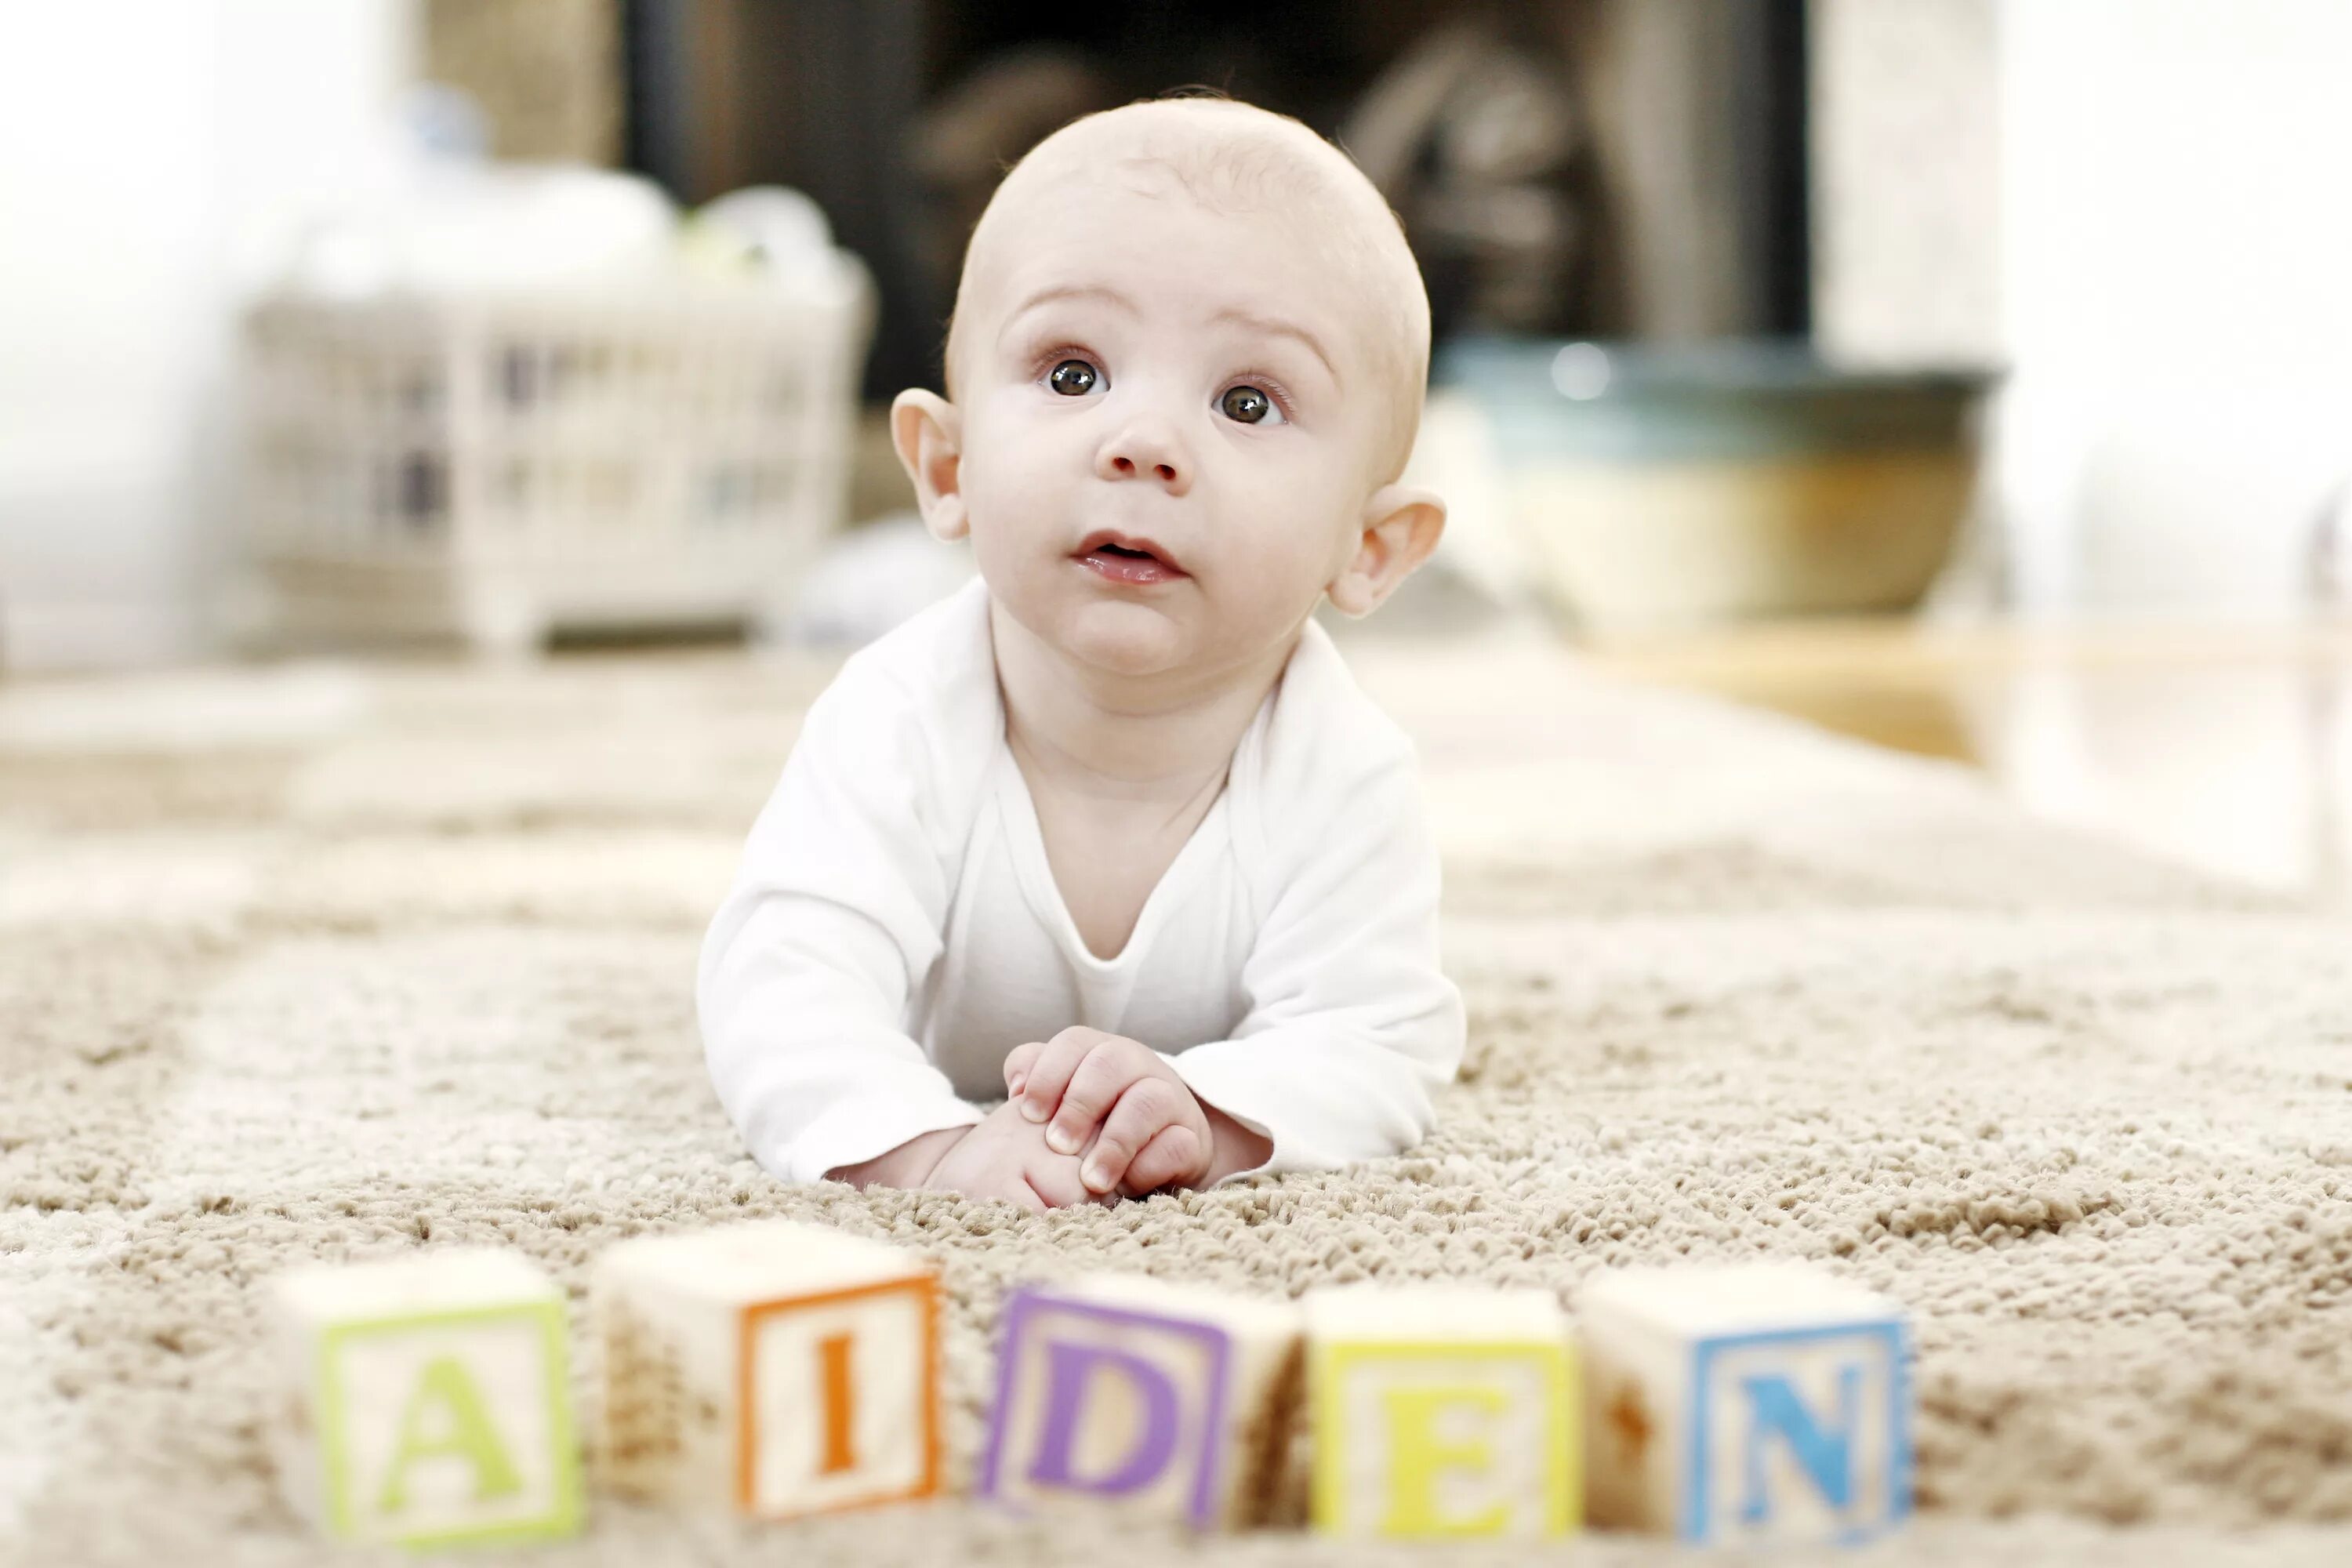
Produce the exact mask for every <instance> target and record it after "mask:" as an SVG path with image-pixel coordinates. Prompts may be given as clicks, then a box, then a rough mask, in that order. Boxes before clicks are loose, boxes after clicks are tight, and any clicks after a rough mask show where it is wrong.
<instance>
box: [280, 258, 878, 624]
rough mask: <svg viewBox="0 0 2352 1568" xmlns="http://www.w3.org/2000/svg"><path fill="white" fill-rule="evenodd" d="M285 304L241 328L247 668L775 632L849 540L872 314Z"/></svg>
mask: <svg viewBox="0 0 2352 1568" xmlns="http://www.w3.org/2000/svg"><path fill="white" fill-rule="evenodd" d="M845 268H846V271H845V274H844V276H845V277H846V278H848V279H850V284H849V286H845V287H843V288H839V289H832V290H830V291H828V292H826V293H823V294H819V293H815V292H814V291H812V292H808V293H801V292H796V291H793V290H790V289H784V288H782V287H780V286H778V285H775V284H773V283H764V284H753V283H750V282H743V281H738V280H733V279H705V278H697V277H694V276H691V275H688V274H685V273H681V274H680V275H679V276H678V277H677V278H675V279H670V280H668V281H667V282H665V283H664V284H662V285H661V287H660V289H659V291H658V292H648V291H646V290H642V289H640V290H634V291H631V292H627V293H619V292H604V293H598V294H582V293H563V294H551V295H549V296H547V297H545V298H541V299H532V298H490V299H473V300H467V299H451V298H446V297H436V296H430V295H406V296H393V297H386V298H383V299H378V300H370V301H368V302H365V303H356V304H346V303H337V302H332V301H327V300H317V299H312V298H303V297H296V296H290V295H288V296H279V297H277V298H273V299H270V300H264V301H262V302H261V303H259V304H257V305H256V306H255V307H253V308H252V309H251V310H248V311H247V314H246V317H245V321H244V331H243V342H244V350H245V353H244V363H243V371H244V375H243V381H244V391H245V400H246V401H245V412H246V427H247V442H246V456H247V462H246V468H245V482H244V484H243V486H242V487H241V497H240V507H239V511H240V514H241V517H242V520H243V523H244V527H245V531H246V538H245V543H246V546H247V550H246V556H247V560H248V561H249V562H250V563H251V564H252V565H253V566H254V567H255V568H257V570H256V572H255V573H254V574H252V576H251V577H250V578H249V579H248V584H249V585H250V586H251V587H252V588H254V589H256V590H257V592H256V593H253V594H250V595H247V602H246V604H245V605H244V607H243V611H242V613H241V614H240V615H239V616H237V618H238V620H239V621H241V622H242V623H243V625H242V627H241V630H242V631H243V632H244V633H245V634H246V635H247V638H248V640H258V641H262V642H265V643H268V644H272V645H277V646H285V645H289V644H292V645H299V646H318V645H320V644H350V643H353V642H382V641H386V640H400V641H406V640H415V639H436V638H446V637H452V636H454V637H461V638H463V639H465V640H466V641H467V642H469V643H471V644H472V645H473V646H474V647H477V648H478V649H481V650H484V651H488V652H495V653H520V652H527V651H530V650H533V649H536V648H537V647H540V646H541V644H542V643H543V641H544V639H545V637H546V636H547V635H548V634H549V633H550V632H551V631H553V630H556V629H559V628H574V627H615V626H647V625H677V624H686V623H699V622H716V621H732V620H745V621H749V622H751V623H754V624H757V623H760V622H761V621H764V620H766V619H767V618H768V617H769V616H771V614H772V611H773V608H774V607H775V606H776V605H779V604H780V603H781V602H782V600H783V599H784V598H785V596H786V595H788V593H789V591H790V589H791V586H792V581H793V576H794V575H795V574H796V572H797V570H798V568H799V567H800V566H801V565H802V564H803V563H804V562H805V561H806V560H807V559H808V558H809V557H810V556H811V555H812V554H813V553H814V552H815V551H816V550H817V549H818V548H819V547H820V546H821V545H822V544H823V542H824V538H825V536H826V535H827V534H828V533H830V532H831V531H834V530H835V528H837V527H838V526H839V525H840V523H841V521H842V516H843V511H844V508H845V500H846V489H847V483H848V476H849V460H850V450H851V444H852V436H853V429H852V426H853V422H854V420H855V418H856V404H857V386H858V380H859V376H860V374H861V371H862V368H863V365H864V362H865V354H866V344H867V342H868V339H869V337H870V334H871V331H872V326H873V289H872V287H871V284H870V283H869V282H868V281H867V280H866V277H865V275H864V272H863V270H862V269H860V268H856V267H855V265H854V263H845Z"/></svg>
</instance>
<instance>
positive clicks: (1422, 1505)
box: [1305, 1286, 1580, 1540]
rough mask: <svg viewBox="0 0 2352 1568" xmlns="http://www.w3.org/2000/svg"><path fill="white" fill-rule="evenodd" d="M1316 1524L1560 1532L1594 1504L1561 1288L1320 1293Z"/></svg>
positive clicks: (1316, 1314)
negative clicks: (1558, 1295)
mask: <svg viewBox="0 0 2352 1568" xmlns="http://www.w3.org/2000/svg"><path fill="white" fill-rule="evenodd" d="M1305 1308H1306V1313H1307V1392H1308V1397H1309V1398H1310V1400H1311V1401H1312V1402H1313V1406H1314V1423H1315V1485H1314V1520H1315V1526H1316V1528H1317V1529H1318V1530H1320V1531H1325V1532H1326V1533H1328V1534H1333V1535H1341V1536H1358V1537H1361V1536H1388V1537H1395V1538H1400V1539H1411V1540H1434V1539H1454V1538H1463V1537H1478V1536H1497V1537H1512V1538H1518V1539H1530V1538H1539V1537H1544V1536H1556V1535H1562V1534H1565V1533H1567V1532H1568V1531H1570V1530H1573V1529H1574V1528H1575V1527H1576V1521H1577V1515H1578V1513H1579V1511H1580V1510H1579V1508H1578V1502H1579V1499H1580V1492H1579V1489H1578V1482H1577V1454H1576V1438H1577V1429H1578V1426H1579V1425H1580V1423H1579V1419H1578V1413H1579V1410H1580V1405H1579V1404H1578V1399H1577V1389H1576V1363H1575V1358H1574V1356H1573V1355H1572V1353H1571V1352H1570V1348H1569V1338H1568V1323H1567V1320H1566V1319H1565V1318H1564V1317H1563V1316H1562V1315H1561V1313H1560V1310H1559V1303H1558V1302H1556V1301H1555V1300H1553V1299H1552V1297H1551V1294H1550V1292H1549V1291H1543V1290H1475V1289H1457V1288H1452V1287H1435V1286H1433V1287H1427V1288H1415V1289H1382V1288H1380V1287H1375V1286H1346V1287H1339V1288H1335V1289H1324V1290H1314V1291H1309V1292H1308V1293H1307V1298H1306V1300H1305Z"/></svg>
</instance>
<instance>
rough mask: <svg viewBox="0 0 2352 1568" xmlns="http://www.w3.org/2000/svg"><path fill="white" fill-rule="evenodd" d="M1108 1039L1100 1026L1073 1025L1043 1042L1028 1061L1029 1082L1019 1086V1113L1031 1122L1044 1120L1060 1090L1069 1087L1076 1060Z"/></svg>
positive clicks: (1079, 1059)
mask: <svg viewBox="0 0 2352 1568" xmlns="http://www.w3.org/2000/svg"><path fill="white" fill-rule="evenodd" d="M1108 1038H1110V1037H1109V1036H1108V1035H1106V1034H1104V1033H1103V1032H1102V1031H1101V1030H1100V1029H1089V1028H1087V1027H1085V1026H1080V1025H1076V1024H1074V1025H1072V1026H1070V1027H1068V1028H1066V1029H1065V1030H1063V1031H1062V1032H1061V1033H1060V1034H1058V1035H1055V1037H1053V1038H1052V1039H1050V1040H1048V1041H1046V1042H1045V1046H1044V1047H1042V1048H1041V1049H1040V1050H1039V1051H1038V1052H1037V1057H1036V1059H1035V1060H1034V1061H1032V1062H1031V1063H1030V1064H1029V1077H1028V1081H1027V1082H1025V1083H1024V1084H1023V1085H1022V1088H1021V1114H1022V1115H1024V1116H1025V1117H1027V1118H1028V1119H1029V1120H1030V1121H1045V1119H1046V1118H1047V1117H1049V1116H1051V1115H1053V1114H1054V1109H1055V1107H1056V1106H1058V1105H1060V1104H1061V1103H1062V1090H1063V1089H1066V1087H1068V1085H1069V1081H1070V1075H1071V1074H1072V1073H1074V1072H1076V1071H1077V1070H1078V1063H1079V1062H1081V1061H1083V1060H1084V1059H1085V1058H1086V1054H1087V1052H1088V1051H1090V1050H1092V1049H1093V1048H1094V1046H1095V1042H1096V1041H1097V1040H1107V1039H1108Z"/></svg>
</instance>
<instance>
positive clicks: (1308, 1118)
mask: <svg viewBox="0 0 2352 1568" xmlns="http://www.w3.org/2000/svg"><path fill="white" fill-rule="evenodd" d="M1286 809H1287V810H1288V811H1290V812H1291V813H1292V814H1293V816H1292V817H1291V819H1289V820H1287V821H1283V822H1277V823H1273V824H1269V825H1268V826H1267V831H1266V833H1265V847H1266V848H1267V849H1268V850H1269V851H1270V852H1272V853H1274V854H1276V855H1278V856H1279V857H1280V858H1279V859H1278V860H1276V861H1275V862H1274V863H1272V864H1271V865H1270V866H1269V871H1270V873H1271V874H1272V876H1273V878H1274V889H1275V890H1274V897H1273V902H1272V906H1271V908H1270V910H1268V913H1267V915H1266V918H1265V923H1264V924H1263V925H1262V926H1261V928H1260V930H1259V932H1258V939H1257V942H1256V945H1255V947H1254V948H1253V950H1252V951H1251V953H1250V957H1249V960H1248V962H1247V963H1245V964H1244V968H1243V972H1242V981H1243V986H1244V990H1245V991H1246V993H1247V994H1248V995H1249V997H1250V1002H1251V1005H1250V1010H1249V1012H1248V1013H1247V1014H1246V1015H1245V1016H1244V1018H1243V1019H1242V1021H1241V1023H1240V1024H1239V1025H1238V1026H1236V1027H1235V1029H1234V1035H1233V1037H1231V1038H1230V1039H1224V1040H1217V1041H1213V1042H1210V1043H1209V1044H1206V1045H1200V1046H1194V1047H1192V1048H1191V1049H1189V1050H1183V1051H1176V1052H1171V1053H1166V1054H1161V1055H1160V1060H1161V1061H1162V1062H1164V1063H1165V1064H1166V1066H1167V1068H1168V1069H1169V1070H1170V1072H1171V1074H1172V1075H1173V1076H1175V1077H1176V1078H1178V1079H1181V1081H1182V1083H1183V1085H1184V1086H1185V1088H1186V1089H1189V1090H1190V1092H1191V1095H1192V1099H1193V1100H1196V1101H1197V1102H1198V1103H1199V1104H1200V1106H1201V1107H1202V1110H1204V1112H1209V1113H1210V1114H1212V1115H1213V1116H1216V1117H1221V1118H1223V1122H1224V1123H1230V1124H1231V1125H1232V1126H1233V1127H1234V1128H1235V1129H1237V1130H1238V1131H1241V1132H1246V1133H1249V1134H1251V1135H1253V1136H1255V1138H1257V1139H1259V1140H1261V1142H1259V1143H1258V1144H1257V1146H1256V1147H1255V1149H1252V1150H1251V1151H1249V1152H1251V1153H1253V1154H1256V1155H1257V1157H1256V1158H1255V1159H1252V1160H1251V1161H1250V1162H1249V1163H1235V1162H1234V1161H1230V1160H1220V1161H1218V1162H1216V1163H1215V1164H1214V1165H1213V1166H1204V1168H1203V1169H1202V1173H1201V1175H1200V1176H1199V1177H1198V1178H1197V1181H1198V1183H1199V1184H1204V1185H1205V1184H1212V1183H1213V1182H1217V1181H1222V1180H1224V1179H1225V1178H1227V1177H1229V1176H1234V1175H1243V1174H1250V1173H1255V1172H1257V1171H1261V1170H1264V1171H1271V1172H1280V1171H1299V1170H1331V1169H1336V1168H1337V1167H1339V1166H1341V1165H1345V1164H1349V1163H1353V1162H1355V1161H1358V1160H1368V1159H1377V1158H1380V1157H1381V1156H1385V1155H1391V1154H1396V1153H1400V1152H1402V1151H1404V1150H1406V1149H1409V1148H1411V1147H1412V1146H1413V1145H1414V1144H1416V1143H1418V1142H1421V1140H1422V1139H1423V1138H1424V1137H1426V1136H1427V1135H1428V1133H1429V1130H1430V1128H1431V1127H1432V1125H1433V1122H1434V1120H1435V1115H1434V1111H1433V1107H1432V1105H1431V1100H1430V1094H1431V1090H1432V1089H1434V1088H1435V1087H1436V1086H1438V1085H1440V1084H1443V1083H1444V1082H1446V1081H1448V1080H1449V1079H1452V1078H1453V1076H1454V1069H1455V1068H1457V1067H1458V1066H1460V1064H1461V1060H1462V1051H1463V1045H1464V1013H1463V1006H1462V997H1461V993H1460V992H1459V991H1457V990H1456V989H1455V988H1454V984H1453V983H1452V982H1451V981H1449V980H1448V979H1447V978H1446V977H1445V974H1444V971H1443V969H1442V968H1441V967H1440V964H1439V957H1438V942H1437V898H1438V874H1439V873H1438V860H1437V851H1436V847H1435V845H1434V843H1433V841H1432V840H1431V838H1430V836H1429V832H1428V827H1427V825H1426V823H1425V822H1424V821H1423V814H1422V805H1421V793H1420V784H1419V780H1418V777H1417V773H1416V769H1415V767H1414V764H1413V759H1412V752H1410V750H1409V749H1407V750H1403V751H1401V752H1391V753H1389V754H1387V755H1385V756H1382V757H1380V758H1377V759H1373V760H1371V761H1370V762H1368V763H1367V764H1365V765H1364V766H1362V767H1360V768H1359V769H1357V770H1355V771H1353V772H1352V773H1351V774H1349V776H1346V777H1340V778H1333V779H1330V780H1328V781H1326V784H1325V785H1324V787H1323V788H1322V789H1320V790H1318V791H1317V792H1316V793H1315V794H1314V795H1312V796H1308V797H1302V798H1295V799H1292V800H1290V801H1289V802H1288V803H1287V805H1286ZM1155 1054H1159V1053H1155ZM1038 1088H1039V1091H1040V1093H1041V1094H1042V1093H1043V1092H1045V1090H1046V1089H1050V1088H1051V1086H1050V1085H1040V1086H1038ZM1118 1103H1121V1104H1123V1103H1124V1100H1123V1099H1122V1100H1119V1101H1118ZM1063 1105H1064V1106H1066V1100H1064V1101H1063ZM1210 1108H1213V1111H1212V1110H1211V1109H1210ZM1086 1109H1087V1112H1088V1114H1087V1115H1084V1116H1081V1117H1079V1118H1077V1119H1076V1120H1078V1121H1090V1120H1091V1118H1092V1117H1094V1116H1099V1115H1100V1113H1101V1111H1100V1109H1099V1108H1094V1107H1088V1108H1086ZM1055 1114H1056V1121H1055V1126H1057V1127H1060V1126H1062V1125H1063V1122H1062V1120H1061V1118H1060V1116H1059V1114H1058V1110H1057V1111H1056V1113H1055ZM1071 1131H1072V1132H1073V1133H1074V1134H1075V1135H1076V1136H1077V1137H1079V1138H1081V1139H1083V1138H1084V1137H1086V1136H1087V1135H1089V1134H1090V1133H1092V1132H1093V1131H1094V1127H1093V1126H1092V1125H1087V1126H1081V1127H1074V1128H1072V1129H1071ZM1219 1142H1220V1144H1221V1145H1222V1146H1223V1147H1227V1148H1232V1149H1234V1150H1235V1151H1237V1152H1238V1151H1239V1150H1240V1148H1241V1145H1240V1143H1239V1141H1238V1139H1230V1140H1229V1139H1224V1138H1222V1137H1221V1138H1220V1139H1219ZM1261 1151H1262V1152H1261ZM1133 1185H1134V1183H1133V1182H1132V1181H1130V1183H1129V1186H1130V1187H1132V1186H1133Z"/></svg>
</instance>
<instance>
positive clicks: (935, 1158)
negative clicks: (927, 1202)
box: [825, 1127, 971, 1189]
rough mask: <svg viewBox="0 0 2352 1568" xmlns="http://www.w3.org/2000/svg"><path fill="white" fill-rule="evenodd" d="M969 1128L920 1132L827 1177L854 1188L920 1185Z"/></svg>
mask: <svg viewBox="0 0 2352 1568" xmlns="http://www.w3.org/2000/svg"><path fill="white" fill-rule="evenodd" d="M969 1131H971V1128H969V1127H942V1128H940V1129H938V1130H936V1131H930V1132H920V1133H917V1134H916V1135H915V1136H914V1137H912V1138H909V1139H908V1140H907V1141H906V1142H904V1143H901V1144H899V1145H898V1147H897V1148H895V1149H890V1150H887V1151H885V1152H882V1153H879V1154H877V1155H875V1156H874V1158H872V1159H871V1160H866V1161H861V1162H860V1163H857V1164H855V1165H837V1166H835V1168H834V1169H832V1170H830V1171H827V1172H826V1173H825V1179H826V1180H828V1181H835V1182H847V1183H848V1184H850V1185H851V1186H853V1187H858V1188H861V1189H862V1188H865V1187H919V1186H921V1185H922V1184H924V1183H925V1182H928V1181H929V1180H930V1179H931V1173H932V1172H933V1171H936V1170H938V1169H939V1165H940V1161H941V1160H943V1159H945V1158H947V1152H948V1151H949V1150H950V1149H952V1148H954V1147H955V1146H956V1144H957V1143H958V1142H961V1139H962V1138H963V1135H964V1134H965V1133H967V1132H969Z"/></svg>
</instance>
